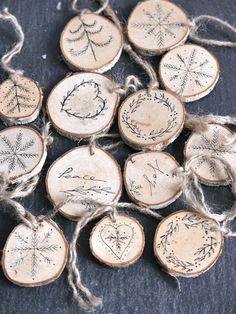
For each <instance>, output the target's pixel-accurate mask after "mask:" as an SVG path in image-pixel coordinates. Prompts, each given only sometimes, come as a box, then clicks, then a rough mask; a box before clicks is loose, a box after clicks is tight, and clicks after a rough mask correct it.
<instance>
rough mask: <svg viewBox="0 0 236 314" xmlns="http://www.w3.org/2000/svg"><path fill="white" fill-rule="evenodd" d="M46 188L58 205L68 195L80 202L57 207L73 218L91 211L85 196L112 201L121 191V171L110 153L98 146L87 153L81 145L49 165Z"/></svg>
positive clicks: (87, 150)
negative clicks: (79, 198)
mask: <svg viewBox="0 0 236 314" xmlns="http://www.w3.org/2000/svg"><path fill="white" fill-rule="evenodd" d="M46 189H47V193H48V196H49V198H50V200H51V202H52V203H53V204H54V205H58V204H60V203H61V202H63V201H65V200H66V199H67V198H70V197H81V199H82V200H81V201H76V202H75V201H72V200H71V201H69V200H68V202H67V203H66V204H65V205H63V206H61V207H60V213H61V214H62V215H63V216H65V217H66V218H68V219H72V220H76V219H78V218H79V217H80V216H81V215H82V214H83V213H84V212H86V211H88V212H91V211H92V210H94V209H95V208H96V205H95V204H91V202H89V201H86V200H85V199H86V198H87V199H88V198H89V199H94V200H96V201H103V202H112V201H114V200H117V199H119V197H120V195H121V192H122V176H121V170H120V167H119V165H118V163H117V162H116V160H115V159H114V158H113V156H112V155H111V154H109V153H107V152H106V151H104V150H102V149H100V148H97V147H96V148H94V154H93V155H90V150H89V146H87V145H84V146H80V147H78V148H75V149H72V150H70V151H69V152H67V153H65V154H64V155H62V156H61V157H59V158H58V159H57V160H55V161H54V163H53V164H52V165H51V166H50V168H49V170H48V172H47V176H46Z"/></svg>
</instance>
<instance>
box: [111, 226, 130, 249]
mask: <svg viewBox="0 0 236 314" xmlns="http://www.w3.org/2000/svg"><path fill="white" fill-rule="evenodd" d="M128 238H129V237H128V236H127V235H125V232H121V231H120V230H119V229H116V230H115V232H114V233H112V234H110V235H109V236H108V237H106V240H109V241H111V243H112V244H114V245H115V247H116V250H117V251H120V250H121V247H122V245H123V244H125V240H127V239H128Z"/></svg>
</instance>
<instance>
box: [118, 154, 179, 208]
mask: <svg viewBox="0 0 236 314" xmlns="http://www.w3.org/2000/svg"><path fill="white" fill-rule="evenodd" d="M178 167H179V164H178V163H177V161H176V160H175V159H174V157H172V156H171V155H170V154H168V153H166V152H159V151H151V152H141V153H136V154H133V155H130V156H129V157H128V159H127V160H126V162H125V168H124V184H125V189H126V192H127V193H128V195H129V197H130V198H131V199H132V200H133V201H134V202H135V203H137V204H139V205H142V206H147V207H152V208H155V209H158V208H163V207H166V206H168V205H169V204H171V203H172V202H174V201H175V200H176V199H177V198H178V197H179V196H180V195H181V193H182V188H181V183H182V181H181V179H180V178H179V177H178V176H177V175H176V174H175V170H176V169H177V168H178Z"/></svg>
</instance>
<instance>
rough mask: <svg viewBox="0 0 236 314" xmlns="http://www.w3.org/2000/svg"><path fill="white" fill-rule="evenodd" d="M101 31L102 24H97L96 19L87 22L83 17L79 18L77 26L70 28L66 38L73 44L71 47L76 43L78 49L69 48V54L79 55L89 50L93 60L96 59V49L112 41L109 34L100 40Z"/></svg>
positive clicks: (102, 28) (102, 29)
mask: <svg viewBox="0 0 236 314" xmlns="http://www.w3.org/2000/svg"><path fill="white" fill-rule="evenodd" d="M103 32H104V26H103V25H101V24H100V25H99V24H98V22H97V20H94V21H93V22H90V23H87V22H85V20H84V19H83V18H79V25H78V27H77V28H76V29H74V30H72V29H70V30H69V34H70V37H67V38H66V40H67V42H68V43H70V44H73V47H75V44H78V49H75V48H71V49H70V50H69V52H70V54H71V55H72V56H74V57H79V56H82V55H85V54H86V53H87V52H89V51H90V52H91V53H92V55H93V58H94V60H95V61H97V55H96V49H99V48H106V47H107V46H109V45H110V44H111V43H112V41H113V37H112V36H111V35H110V36H108V38H107V39H105V40H101V38H102V35H103ZM81 42H82V43H81ZM81 45H82V46H81Z"/></svg>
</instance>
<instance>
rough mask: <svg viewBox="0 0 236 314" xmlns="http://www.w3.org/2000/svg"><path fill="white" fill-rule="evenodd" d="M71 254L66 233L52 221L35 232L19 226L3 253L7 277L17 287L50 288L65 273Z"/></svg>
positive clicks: (43, 224) (22, 225)
mask: <svg viewBox="0 0 236 314" xmlns="http://www.w3.org/2000/svg"><path fill="white" fill-rule="evenodd" d="M67 253H68V244H67V241H66V239H65V237H64V235H63V232H62V231H61V230H60V229H59V227H58V226H57V225H56V224H55V223H54V222H53V221H52V220H46V219H45V220H43V221H42V222H41V223H40V224H39V226H38V227H37V228H35V229H31V228H29V227H27V226H26V225H24V224H19V225H18V226H16V227H15V229H14V230H13V231H12V232H11V234H10V235H9V237H8V239H7V242H6V244H5V246H4V249H3V256H2V267H3V271H4V274H5V276H6V277H7V278H8V279H9V280H10V281H12V282H13V283H14V284H16V285H18V286H25V287H36V286H42V285H46V284H49V283H51V282H53V281H54V280H56V279H57V278H58V277H59V276H60V275H61V273H62V271H63V269H64V267H65V265H66V261H67Z"/></svg>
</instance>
